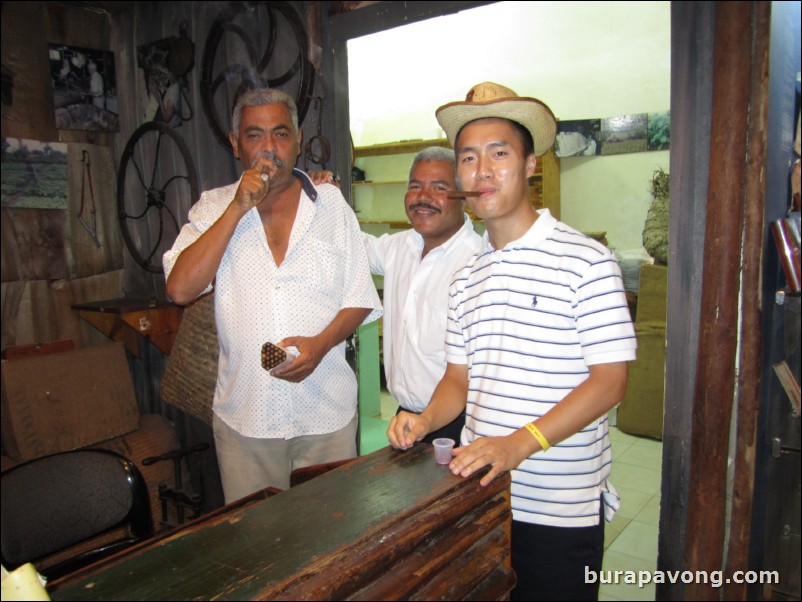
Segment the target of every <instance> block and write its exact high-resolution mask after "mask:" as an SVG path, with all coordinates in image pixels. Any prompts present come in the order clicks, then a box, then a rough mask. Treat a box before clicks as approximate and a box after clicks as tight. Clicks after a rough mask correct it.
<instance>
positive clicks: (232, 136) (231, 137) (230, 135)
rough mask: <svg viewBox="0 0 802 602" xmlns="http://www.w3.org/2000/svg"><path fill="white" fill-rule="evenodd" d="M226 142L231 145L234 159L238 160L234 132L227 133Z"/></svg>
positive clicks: (237, 148)
mask: <svg viewBox="0 0 802 602" xmlns="http://www.w3.org/2000/svg"><path fill="white" fill-rule="evenodd" d="M228 141H229V142H230V143H231V148H232V149H233V151H234V157H235V158H236V159H239V147H238V146H237V135H236V134H235V133H234V132H229V133H228Z"/></svg>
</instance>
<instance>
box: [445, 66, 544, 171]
mask: <svg viewBox="0 0 802 602" xmlns="http://www.w3.org/2000/svg"><path fill="white" fill-rule="evenodd" d="M435 116H436V117H437V122H438V123H439V124H440V127H442V128H443V130H444V131H445V133H446V136H448V140H449V141H450V142H451V145H452V146H454V139H455V138H456V137H457V134H458V133H459V131H460V130H461V129H462V126H464V125H465V124H466V123H468V122H469V121H473V120H474V119H482V118H484V117H499V118H501V119H509V120H511V121H515V122H517V123H520V124H521V125H522V126H524V127H525V128H526V129H527V130H529V132H530V133H531V134H532V140H533V141H534V143H535V155H538V156H540V155H542V154H544V153H545V152H547V151H548V150H549V149H550V148H551V146H552V144H554V137H555V135H556V134H557V120H556V119H555V118H554V113H552V112H551V109H550V108H549V107H548V106H547V105H546V104H545V103H543V102H542V101H540V100H538V99H537V98H528V97H524V96H518V95H517V94H516V93H515V92H513V91H512V90H510V89H509V88H507V87H505V86H502V85H500V84H494V83H493V82H483V83H481V84H476V85H475V86H474V87H473V88H471V89H470V91H469V92H468V94H467V96H466V97H465V102H450V103H448V104H446V105H443V106H442V107H440V108H439V109H437V111H436V112H435Z"/></svg>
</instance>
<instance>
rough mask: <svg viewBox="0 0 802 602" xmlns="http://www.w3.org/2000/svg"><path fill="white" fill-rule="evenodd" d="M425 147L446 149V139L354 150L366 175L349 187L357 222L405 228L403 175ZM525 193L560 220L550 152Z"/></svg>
mask: <svg viewBox="0 0 802 602" xmlns="http://www.w3.org/2000/svg"><path fill="white" fill-rule="evenodd" d="M428 146H443V147H446V148H448V147H450V144H449V142H448V140H447V139H446V138H436V139H432V140H407V141H401V142H390V143H387V144H375V145H373V146H360V147H356V148H355V149H354V159H355V161H356V163H357V166H358V167H360V169H363V170H364V171H365V174H366V178H365V180H366V181H364V182H352V184H351V186H352V199H353V200H354V207H355V208H356V209H357V211H358V212H359V219H360V221H361V222H363V223H387V224H390V225H391V226H392V227H408V224H407V222H406V219H405V216H404V208H403V204H402V203H401V200H402V199H403V195H404V191H405V190H406V183H407V180H406V175H407V173H408V172H409V167H410V165H411V164H412V159H413V158H414V156H415V153H417V152H418V151H420V150H422V149H424V148H426V147H428ZM390 156H391V157H390ZM388 157H389V158H388ZM376 158H382V159H376ZM529 194H530V198H531V199H532V204H533V205H534V206H535V207H536V208H538V209H540V208H544V207H545V208H548V209H550V210H551V213H552V215H554V216H555V217H556V218H557V219H560V160H559V159H558V158H557V157H555V156H554V151H553V150H550V151H549V152H548V153H546V154H545V155H543V156H542V157H538V162H537V169H536V172H535V175H534V176H532V178H530V181H529ZM368 196H369V197H370V200H371V201H374V199H375V201H374V202H371V203H364V204H363V203H360V200H362V199H363V197H368ZM367 205H369V206H367Z"/></svg>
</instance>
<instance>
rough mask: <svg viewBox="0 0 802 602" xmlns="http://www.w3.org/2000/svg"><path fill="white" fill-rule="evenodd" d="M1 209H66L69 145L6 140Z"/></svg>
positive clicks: (67, 203) (3, 142)
mask: <svg viewBox="0 0 802 602" xmlns="http://www.w3.org/2000/svg"><path fill="white" fill-rule="evenodd" d="M2 144H3V155H2V164H3V175H2V197H1V200H0V205H2V206H3V207H13V208H18V209H67V208H68V207H69V200H68V198H69V197H68V192H67V191H68V186H67V145H66V144H62V143H60V142H39V141H38V140H25V139H23V138H3V139H2Z"/></svg>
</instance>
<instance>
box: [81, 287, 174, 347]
mask: <svg viewBox="0 0 802 602" xmlns="http://www.w3.org/2000/svg"><path fill="white" fill-rule="evenodd" d="M72 309H74V310H77V311H78V313H79V314H80V315H81V317H82V318H83V319H84V320H86V321H87V322H89V323H90V324H91V325H92V326H94V327H95V328H97V329H98V330H99V331H100V332H102V333H103V334H105V335H106V336H107V337H109V338H110V339H112V340H114V341H120V342H123V343H125V348H126V349H127V350H128V351H129V352H130V353H131V354H132V355H134V356H136V357H139V336H140V335H141V336H143V337H146V338H147V339H148V340H150V341H151V342H152V343H153V344H154V345H156V347H157V348H158V349H160V350H161V351H162V352H163V353H165V354H167V355H169V354H170V351H172V349H173V343H174V342H175V337H176V334H177V333H178V327H179V325H180V324H181V314H182V311H183V310H182V308H181V307H179V306H178V305H173V304H172V303H170V302H169V301H156V300H155V299H154V300H148V299H127V298H120V299H109V300H106V301H95V302H92V303H83V304H79V305H73V306H72Z"/></svg>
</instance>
